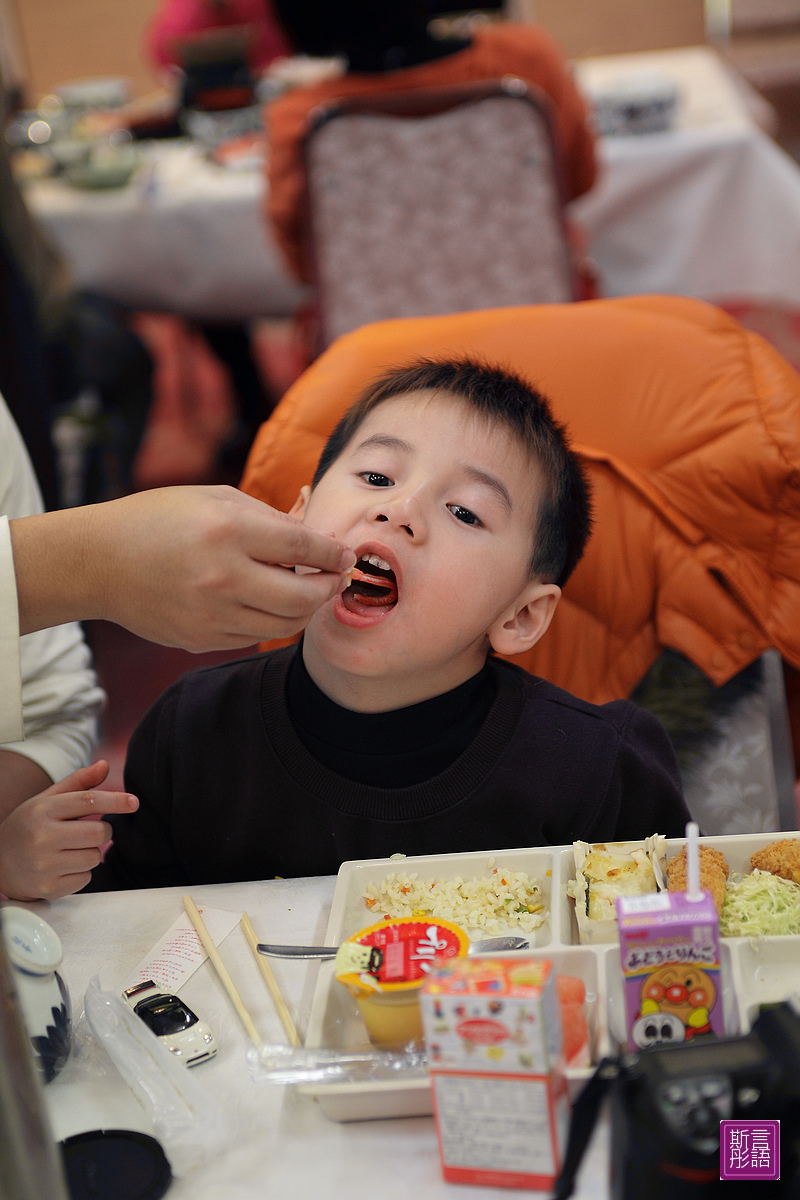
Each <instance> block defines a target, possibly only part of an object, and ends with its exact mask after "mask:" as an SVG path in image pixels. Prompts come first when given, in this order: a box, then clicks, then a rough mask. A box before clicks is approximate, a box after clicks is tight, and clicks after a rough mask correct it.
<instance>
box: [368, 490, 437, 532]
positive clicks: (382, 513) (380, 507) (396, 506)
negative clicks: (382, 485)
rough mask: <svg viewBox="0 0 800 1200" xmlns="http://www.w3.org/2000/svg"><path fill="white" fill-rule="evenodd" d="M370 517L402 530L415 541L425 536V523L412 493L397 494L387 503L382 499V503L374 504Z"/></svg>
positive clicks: (416, 499) (419, 506)
mask: <svg viewBox="0 0 800 1200" xmlns="http://www.w3.org/2000/svg"><path fill="white" fill-rule="evenodd" d="M372 519H373V520H374V521H383V522H386V523H388V524H389V525H392V526H394V528H396V529H400V530H402V531H403V532H404V533H407V534H408V536H409V537H411V538H413V539H414V541H415V542H419V541H421V540H422V539H423V538H424V536H425V532H426V524H425V520H424V517H423V514H422V508H421V505H420V504H419V501H418V498H417V497H416V496H414V495H407V496H397V497H396V498H393V499H392V500H391V501H390V502H389V503H386V501H385V500H384V502H383V503H382V504H376V505H375V511H374V514H373V517H372Z"/></svg>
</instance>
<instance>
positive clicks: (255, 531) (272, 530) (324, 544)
mask: <svg viewBox="0 0 800 1200" xmlns="http://www.w3.org/2000/svg"><path fill="white" fill-rule="evenodd" d="M239 497H240V502H241V503H242V504H243V505H244V506H249V511H250V513H251V514H252V517H253V524H252V530H251V536H252V539H253V540H252V543H251V546H250V550H251V553H252V554H253V556H254V557H255V558H258V559H260V560H261V561H262V562H271V563H275V562H279V563H289V564H291V565H292V566H295V565H296V564H298V563H301V564H303V565H304V566H309V567H318V568H319V569H320V570H321V571H333V572H335V573H340V572H342V571H347V570H348V569H349V568H350V567H352V566H354V565H355V561H356V560H355V555H354V553H353V551H352V550H351V549H349V547H347V546H345V545H344V544H343V543H342V542H341V541H339V539H338V538H336V537H333V536H331V535H329V534H327V533H320V532H318V531H317V530H316V529H311V528H309V526H308V525H304V524H303V523H302V521H300V520H298V518H297V517H293V516H291V515H290V514H289V513H283V512H279V511H278V510H277V509H275V508H270V506H269V505H268V504H264V503H263V502H262V501H260V500H256V499H255V498H254V497H253V496H246V495H245V494H244V493H239Z"/></svg>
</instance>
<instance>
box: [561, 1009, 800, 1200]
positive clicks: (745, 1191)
mask: <svg viewBox="0 0 800 1200" xmlns="http://www.w3.org/2000/svg"><path fill="white" fill-rule="evenodd" d="M609 1094H610V1105H611V1156H610V1157H611V1180H610V1188H609V1192H610V1196H611V1197H612V1200H679V1198H680V1200H705V1198H707V1197H713V1196H715V1195H717V1194H718V1192H719V1189H720V1188H722V1187H725V1186H727V1185H726V1181H724V1180H720V1122H721V1121H723V1120H733V1121H748V1122H749V1121H756V1122H757V1121H776V1120H777V1121H780V1179H779V1180H775V1181H772V1182H767V1181H766V1177H765V1178H763V1179H756V1180H753V1181H745V1180H744V1179H742V1180H739V1181H738V1186H737V1188H736V1192H735V1195H736V1200H749V1198H750V1197H751V1196H760V1197H763V1196H765V1195H772V1196H775V1197H780V1198H781V1200H784V1198H786V1200H800V1008H798V1007H796V1006H795V1005H794V1004H793V1003H790V1002H785V1003H781V1004H769V1005H762V1006H761V1008H760V1010H759V1015H758V1017H757V1018H756V1020H755V1021H754V1022H753V1027H752V1029H751V1032H750V1033H749V1034H747V1035H746V1036H743V1037H729V1038H717V1037H713V1036H702V1037H699V1038H695V1039H693V1040H692V1041H691V1042H684V1043H681V1044H676V1045H666V1044H665V1045H655V1046H652V1047H650V1048H649V1049H647V1050H642V1051H641V1052H640V1053H638V1054H625V1055H622V1056H621V1057H620V1058H619V1059H604V1060H603V1062H602V1063H601V1064H600V1065H599V1067H598V1068H597V1071H596V1072H595V1074H594V1076H593V1077H592V1079H591V1080H590V1081H589V1083H588V1084H587V1086H586V1088H585V1089H584V1091H583V1092H582V1093H581V1095H580V1096H579V1097H578V1100H577V1102H576V1104H575V1107H574V1110H573V1114H572V1125H571V1128H570V1136H569V1142H568V1145H567V1152H566V1155H565V1161H564V1168H563V1170H562V1173H561V1176H560V1178H559V1180H558V1182H557V1184H556V1188H555V1192H554V1195H555V1196H556V1197H557V1198H558V1200H564V1198H565V1197H567V1196H569V1195H570V1194H571V1192H572V1185H573V1181H574V1178H575V1174H576V1173H577V1169H578V1166H579V1165H580V1160H581V1157H582V1155H583V1151H584V1150H585V1148H586V1145H587V1144H588V1141H589V1137H590V1136H591V1132H592V1129H593V1127H594V1124H595V1121H596V1119H597V1116H598V1113H599V1111H600V1106H601V1104H602V1102H603V1100H604V1099H605V1097H606V1095H609ZM765 1189H768V1190H767V1191H765Z"/></svg>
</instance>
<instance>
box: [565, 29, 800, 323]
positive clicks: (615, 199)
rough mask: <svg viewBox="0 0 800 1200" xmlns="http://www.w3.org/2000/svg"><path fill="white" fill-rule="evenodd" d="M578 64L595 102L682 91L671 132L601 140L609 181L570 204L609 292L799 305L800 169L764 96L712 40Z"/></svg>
mask: <svg viewBox="0 0 800 1200" xmlns="http://www.w3.org/2000/svg"><path fill="white" fill-rule="evenodd" d="M574 66H575V76H576V80H577V82H578V85H579V87H580V88H581V90H582V91H583V92H584V94H585V95H586V96H587V98H588V99H589V102H590V104H591V103H592V102H593V101H594V100H595V99H596V98H597V97H598V96H603V95H604V94H607V93H609V92H614V91H617V92H619V90H620V89H626V88H627V89H631V88H636V87H639V88H640V89H641V88H644V89H648V88H651V89H652V88H653V86H654V85H656V86H657V85H661V87H662V88H663V87H664V86H670V87H671V88H672V89H674V94H675V97H676V103H675V108H674V112H673V114H672V119H671V120H670V122H669V124H668V126H667V127H666V128H664V129H663V130H660V131H658V132H650V133H625V132H621V133H618V134H612V135H610V136H605V137H601V138H599V139H598V143H597V153H598V160H599V168H600V170H599V177H598V180H597V182H596V184H595V186H594V187H593V188H592V189H591V190H590V191H589V192H587V193H586V194H585V195H584V196H582V197H580V198H579V199H578V200H576V201H574V202H573V203H572V205H571V206H570V212H571V214H572V216H573V218H574V219H575V220H576V221H577V223H578V224H579V225H581V226H582V227H583V228H584V230H585V232H586V235H587V241H588V248H589V254H590V256H591V258H592V259H593V260H594V262H595V263H596V265H597V269H598V276H599V281H598V285H599V290H600V292H601V294H602V295H606V296H627V295H638V294H642V293H646V292H656V293H666V294H672V295H679V296H694V297H696V298H698V299H701V300H708V301H711V302H717V303H719V302H726V301H750V302H763V303H772V304H779V305H785V306H787V307H797V306H798V305H799V304H800V165H798V163H797V162H795V160H794V159H793V158H791V157H790V156H789V155H788V154H787V153H786V152H785V151H784V150H783V149H782V148H781V147H780V146H779V145H778V144H777V143H776V142H775V141H774V140H773V138H772V137H771V136H769V133H768V131H767V128H765V126H768V125H769V117H770V112H769V106H768V105H766V104H765V102H764V100H763V98H762V97H760V96H759V95H758V93H756V92H755V91H754V90H753V89H752V88H751V87H750V85H749V84H747V83H746V81H745V80H744V79H743V78H742V77H740V76H738V75H737V74H736V73H735V72H734V71H733V69H732V68H731V67H730V66H728V64H727V63H726V62H725V60H724V59H723V58H722V56H721V55H720V54H718V53H717V52H716V51H715V50H714V49H713V48H712V47H710V46H692V47H685V48H678V49H673V50H657V51H649V52H646V53H637V54H619V55H607V56H603V57H599V58H587V59H583V60H581V61H579V62H577V63H575V65H574ZM645 94H646V92H645ZM772 115H773V116H774V114H772Z"/></svg>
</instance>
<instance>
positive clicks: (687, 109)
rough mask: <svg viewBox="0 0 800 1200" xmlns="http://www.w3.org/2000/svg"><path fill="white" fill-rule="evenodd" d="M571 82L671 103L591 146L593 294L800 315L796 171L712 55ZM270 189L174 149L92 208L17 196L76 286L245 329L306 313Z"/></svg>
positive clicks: (679, 54)
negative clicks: (284, 255)
mask: <svg viewBox="0 0 800 1200" xmlns="http://www.w3.org/2000/svg"><path fill="white" fill-rule="evenodd" d="M573 68H574V72H575V78H576V81H577V83H578V86H579V88H580V89H581V90H582V91H583V92H584V93H585V95H586V96H587V98H588V100H589V102H590V104H591V103H592V102H593V97H595V96H597V95H598V94H601V93H602V92H603V91H605V90H608V89H609V88H612V89H613V88H618V87H619V86H620V85H627V84H630V83H631V82H633V83H636V82H637V81H639V82H641V81H642V80H645V81H646V82H649V83H650V84H651V85H652V83H653V81H654V80H655V81H657V82H660V83H662V84H664V83H667V84H668V85H672V86H673V87H674V88H675V91H676V94H677V104H676V108H675V112H674V115H673V119H672V121H671V122H670V124H669V127H668V128H665V129H664V130H662V131H660V132H650V133H627V134H626V133H624V132H623V133H617V134H610V135H604V136H598V139H597V155H598V160H599V165H600V172H599V177H598V181H597V183H596V184H595V186H594V187H593V188H592V189H591V190H590V191H589V192H588V193H587V194H586V195H585V196H583V197H581V198H579V199H578V200H576V201H574V202H573V203H572V204H571V205H570V206H569V211H570V214H571V216H572V218H574V220H575V221H576V222H577V223H578V224H579V225H581V226H582V227H583V229H584V230H585V233H586V240H587V247H588V252H589V254H590V257H591V259H592V260H593V262H594V264H595V266H596V269H597V276H598V290H599V293H600V294H601V295H606V296H622V295H632V294H641V293H648V292H656V293H670V294H675V295H685V296H694V297H698V298H700V299H705V300H709V301H712V302H719V301H725V300H731V299H734V300H758V301H769V302H772V303H778V304H785V305H787V306H797V305H800V269H798V268H800V166H798V164H797V163H796V162H795V161H794V160H793V159H791V158H790V157H789V156H788V155H787V154H786V153H785V152H784V151H783V150H782V149H781V148H780V147H779V146H778V145H777V144H776V143H775V142H774V141H773V140H772V138H771V137H770V136H769V135H768V133H767V132H766V131H765V129H764V128H763V124H764V122H763V121H761V122H760V121H759V120H758V119H756V118H757V115H758V112H759V104H760V105H761V109H762V111H763V108H764V107H765V102H764V101H763V100H760V101H759V98H758V97H757V96H756V94H755V93H754V92H753V91H752V89H750V88H749V85H747V84H745V82H744V81H743V80H742V79H737V77H736V76H735V75H734V74H733V73H732V70H731V68H729V67H728V66H727V64H726V63H725V62H724V60H723V59H722V57H721V56H720V55H719V54H718V53H717V52H716V51H715V50H714V49H713V48H712V47H710V46H695V47H686V48H679V49H675V50H662V51H653V52H649V53H647V54H625V55H610V56H602V57H597V58H586V59H582V60H579V61H577V62H576V63H574V64H573ZM766 107H768V106H766ZM265 152H266V153H267V154H268V153H269V147H268V146H267V147H266V148H265ZM266 186H267V184H266V177H265V172H264V169H263V165H259V164H258V163H257V162H253V163H251V164H250V165H249V167H245V168H242V167H241V166H240V167H239V168H236V169H234V168H232V167H230V166H228V167H226V166H223V165H219V164H217V163H216V162H213V161H210V160H209V158H208V155H207V154H206V152H205V149H204V147H203V145H202V144H201V142H199V141H198V140H197V139H192V138H188V137H180V138H175V139H167V140H163V141H149V142H142V143H140V144H139V166H138V168H137V170H136V171H135V173H134V175H133V177H132V179H131V181H130V182H129V183H128V184H127V186H125V187H121V188H118V189H115V190H108V191H94V192H92V191H88V190H80V189H77V188H75V187H73V186H71V185H70V184H69V183H68V182H66V181H65V179H64V178H63V177H60V176H54V177H51V178H45V179H39V180H35V181H31V182H30V183H28V184H27V186H26V196H27V199H28V202H29V205H30V207H31V209H32V211H33V213H34V214H35V216H36V218H37V219H38V220H39V221H40V223H41V225H42V227H43V229H44V230H45V231H46V233H47V234H48V235H49V237H50V238H51V240H52V241H53V242H54V243H55V244H56V246H58V247H59V249H60V250H61V252H62V253H63V255H64V256H65V258H66V259H67V261H68V262H69V263H70V265H71V267H72V270H73V273H74V276H75V278H76V280H77V282H78V283H79V284H80V285H81V286H83V287H86V288H91V289H94V290H96V291H98V292H101V293H104V294H106V295H108V296H110V297H111V298H113V299H115V300H118V301H119V302H120V303H122V304H125V305H128V306H130V307H131V308H134V309H145V310H147V309H149V310H161V311H170V312H177V313H180V314H182V315H184V316H188V317H199V318H208V319H214V318H217V319H232V320H234V319H235V320H245V319H249V318H255V317H259V316H264V317H282V316H287V315H289V314H291V313H293V312H295V311H296V310H297V308H298V306H299V305H301V304H302V303H303V302H304V301H305V300H306V299H307V298H308V291H307V289H305V288H304V287H303V286H301V285H300V284H299V283H297V281H296V280H294V279H293V278H292V276H291V275H290V273H289V271H288V269H287V268H286V266H285V265H284V263H283V261H282V259H281V256H280V253H279V251H278V248H277V246H276V244H275V242H274V241H273V239H272V236H271V232H270V230H269V228H268V226H267V223H266V220H265V218H264V200H265V188H266Z"/></svg>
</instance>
